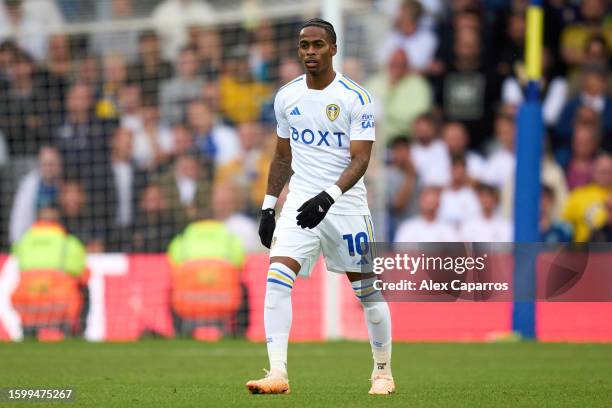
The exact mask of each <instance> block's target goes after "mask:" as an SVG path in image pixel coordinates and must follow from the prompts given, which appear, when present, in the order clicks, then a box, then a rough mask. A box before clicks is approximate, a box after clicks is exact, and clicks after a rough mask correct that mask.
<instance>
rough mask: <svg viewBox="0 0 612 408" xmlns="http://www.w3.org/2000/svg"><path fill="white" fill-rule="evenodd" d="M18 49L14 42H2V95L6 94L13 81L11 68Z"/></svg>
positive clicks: (0, 65)
mask: <svg viewBox="0 0 612 408" xmlns="http://www.w3.org/2000/svg"><path fill="white" fill-rule="evenodd" d="M17 50H18V47H17V44H15V42H14V41H12V40H5V41H0V93H4V92H6V90H7V89H8V87H9V83H10V81H11V74H10V68H11V65H13V60H14V58H15V53H16V52H17Z"/></svg>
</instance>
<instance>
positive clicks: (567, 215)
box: [563, 153, 612, 242]
mask: <svg viewBox="0 0 612 408" xmlns="http://www.w3.org/2000/svg"><path fill="white" fill-rule="evenodd" d="M610 194H612V155H610V154H609V153H601V154H600V155H599V156H597V159H596V160H595V167H594V168H593V181H592V182H591V183H590V184H587V185H586V186H582V187H578V188H576V189H575V190H573V191H572V192H571V193H570V195H569V197H568V199H567V202H566V203H565V208H564V211H563V219H565V220H566V221H567V222H569V223H570V224H571V225H572V227H573V229H574V241H576V242H587V241H588V240H589V238H590V236H591V232H592V231H593V230H595V229H598V228H600V227H602V226H603V224H604V223H605V212H604V211H603V205H604V202H605V200H606V199H607V197H608V196H609V195H610Z"/></svg>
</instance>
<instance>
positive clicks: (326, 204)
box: [296, 191, 334, 228]
mask: <svg viewBox="0 0 612 408" xmlns="http://www.w3.org/2000/svg"><path fill="white" fill-rule="evenodd" d="M333 203H334V199H333V198H332V197H331V196H330V195H329V194H327V192H325V191H321V192H320V193H319V194H317V195H316V196H314V197H312V198H311V199H310V200H308V201H306V202H305V203H304V204H302V206H301V207H300V208H298V216H297V217H296V219H297V224H298V225H299V226H300V227H302V228H314V227H316V226H317V225H319V223H320V222H321V221H323V218H325V215H326V214H327V212H328V211H329V208H330V207H331V206H332V204H333Z"/></svg>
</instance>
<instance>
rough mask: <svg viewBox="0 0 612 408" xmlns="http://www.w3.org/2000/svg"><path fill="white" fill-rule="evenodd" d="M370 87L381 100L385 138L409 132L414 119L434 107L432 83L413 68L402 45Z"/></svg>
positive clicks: (370, 83)
mask: <svg viewBox="0 0 612 408" xmlns="http://www.w3.org/2000/svg"><path fill="white" fill-rule="evenodd" d="M366 87H367V88H368V90H370V92H372V94H373V95H374V96H375V97H376V99H377V100H378V102H379V104H380V105H379V109H381V114H380V115H379V118H380V119H381V120H379V123H380V124H381V125H382V126H379V129H380V128H382V129H383V136H382V140H383V141H388V140H391V139H393V138H394V137H397V136H400V135H406V134H408V133H409V132H410V129H411V127H412V122H413V121H414V119H415V118H416V117H417V116H419V115H421V114H423V113H425V112H428V111H429V110H430V109H431V104H432V99H433V96H432V92H431V88H430V86H429V83H428V82H427V81H426V80H425V79H424V78H423V77H422V76H421V75H420V74H419V73H417V72H414V71H413V70H412V68H411V66H410V61H408V58H407V56H406V52H405V51H404V50H403V49H402V48H398V49H396V50H395V51H394V52H393V53H392V54H391V56H390V58H389V62H388V65H387V70H386V72H381V73H380V74H378V75H376V76H375V77H374V78H372V79H371V80H370V81H368V84H367V86H366Z"/></svg>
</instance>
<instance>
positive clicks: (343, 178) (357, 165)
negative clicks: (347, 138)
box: [336, 155, 370, 193]
mask: <svg viewBox="0 0 612 408" xmlns="http://www.w3.org/2000/svg"><path fill="white" fill-rule="evenodd" d="M369 163H370V156H369V155H367V156H366V155H359V156H353V157H352V158H351V162H350V163H349V165H348V167H347V168H346V169H345V170H344V171H343V172H342V174H341V175H340V178H339V179H338V181H337V182H336V185H337V186H338V187H340V190H342V192H343V193H345V192H347V191H348V190H350V189H351V187H353V186H354V185H355V184H356V183H357V182H358V181H359V180H360V179H361V178H362V177H363V175H364V174H365V172H366V170H367V169H368V164H369Z"/></svg>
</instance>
